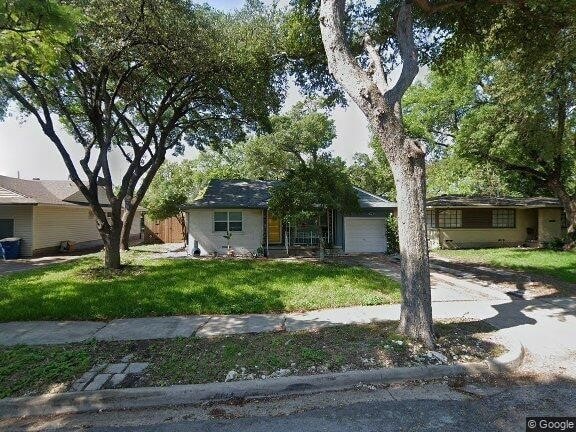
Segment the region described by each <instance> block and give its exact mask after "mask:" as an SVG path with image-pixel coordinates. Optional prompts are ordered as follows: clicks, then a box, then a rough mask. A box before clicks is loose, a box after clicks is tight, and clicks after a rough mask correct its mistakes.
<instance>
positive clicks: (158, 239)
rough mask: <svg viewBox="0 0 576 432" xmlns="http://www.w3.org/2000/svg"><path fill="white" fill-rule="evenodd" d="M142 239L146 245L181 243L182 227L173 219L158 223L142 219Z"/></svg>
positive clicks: (182, 237)
mask: <svg viewBox="0 0 576 432" xmlns="http://www.w3.org/2000/svg"><path fill="white" fill-rule="evenodd" d="M144 238H145V242H146V243H183V242H184V236H183V235H182V227H181V226H180V222H178V219H177V218H175V217H171V218H168V219H163V220H159V221H155V220H152V219H150V218H148V217H145V218H144Z"/></svg>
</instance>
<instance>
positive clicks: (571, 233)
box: [548, 179, 576, 249]
mask: <svg viewBox="0 0 576 432" xmlns="http://www.w3.org/2000/svg"><path fill="white" fill-rule="evenodd" d="M548 186H549V187H550V189H551V190H552V192H554V194H555V195H556V196H557V197H558V199H559V200H560V203H561V204H562V207H563V208H564V213H566V221H567V222H568V244H567V245H566V246H567V248H568V249H573V248H574V247H576V196H574V195H571V194H570V193H569V192H568V191H567V190H566V187H565V186H564V184H563V182H562V180H560V179H553V180H550V181H549V182H548Z"/></svg>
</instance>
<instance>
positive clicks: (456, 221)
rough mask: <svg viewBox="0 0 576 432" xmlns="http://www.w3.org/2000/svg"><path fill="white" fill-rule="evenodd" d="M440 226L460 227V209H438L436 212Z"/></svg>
mask: <svg viewBox="0 0 576 432" xmlns="http://www.w3.org/2000/svg"><path fill="white" fill-rule="evenodd" d="M438 226H439V227H440V228H462V210H440V211H439V212H438Z"/></svg>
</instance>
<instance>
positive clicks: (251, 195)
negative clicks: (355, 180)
mask: <svg viewBox="0 0 576 432" xmlns="http://www.w3.org/2000/svg"><path fill="white" fill-rule="evenodd" d="M277 183H278V182H276V181H266V180H211V181H210V183H208V186H207V187H206V189H205V191H204V193H203V194H202V196H201V197H200V198H198V199H196V200H194V201H192V202H191V203H190V204H187V205H186V206H184V208H256V209H258V208H262V209H264V208H267V207H268V201H269V200H270V190H271V188H272V187H273V186H274V185H275V184H277ZM354 189H355V190H356V193H357V194H358V200H359V202H360V207H361V208H394V207H396V203H393V202H391V201H388V200H386V199H384V198H382V197H379V196H377V195H373V194H371V193H369V192H367V191H365V190H362V189H360V188H356V187H355V188H354Z"/></svg>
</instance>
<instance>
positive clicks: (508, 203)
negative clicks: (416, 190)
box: [427, 195, 562, 208]
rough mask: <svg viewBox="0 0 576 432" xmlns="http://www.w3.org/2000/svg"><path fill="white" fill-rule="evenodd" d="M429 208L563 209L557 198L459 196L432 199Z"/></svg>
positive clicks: (443, 196)
mask: <svg viewBox="0 0 576 432" xmlns="http://www.w3.org/2000/svg"><path fill="white" fill-rule="evenodd" d="M427 206H428V207H524V208H542V207H562V205H561V204H560V201H559V200H558V199H557V198H550V197H529V198H511V197H479V196H477V197H464V196H458V195H442V196H439V197H434V198H430V199H428V201H427Z"/></svg>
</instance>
